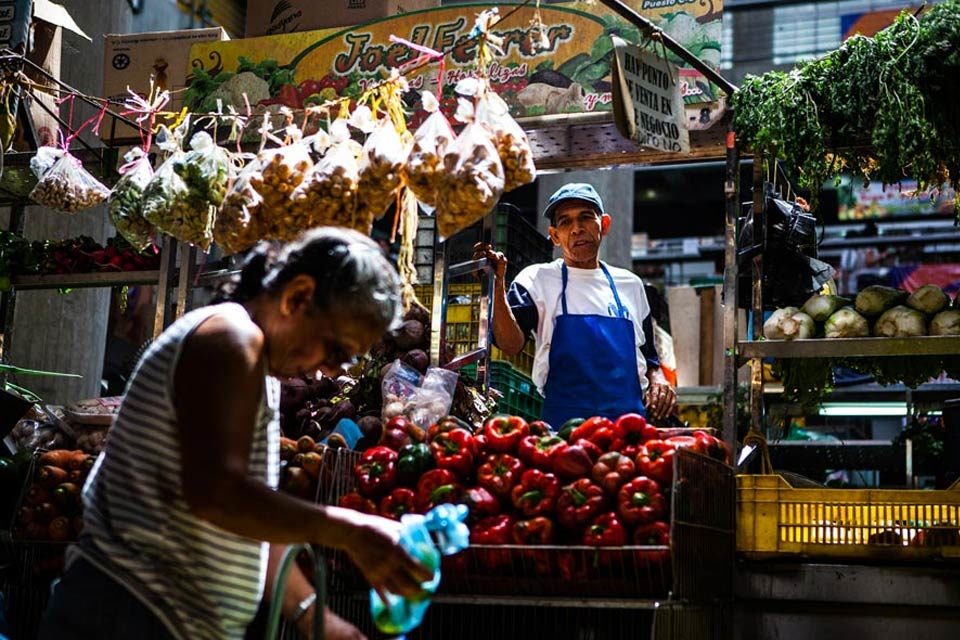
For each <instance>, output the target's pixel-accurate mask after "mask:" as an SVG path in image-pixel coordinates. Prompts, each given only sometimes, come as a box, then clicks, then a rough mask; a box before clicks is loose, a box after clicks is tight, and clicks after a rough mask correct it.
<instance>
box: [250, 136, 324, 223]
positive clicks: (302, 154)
mask: <svg viewBox="0 0 960 640" xmlns="http://www.w3.org/2000/svg"><path fill="white" fill-rule="evenodd" d="M256 164H258V165H259V168H260V170H259V171H258V172H256V173H254V174H253V176H252V177H251V178H250V184H251V186H253V188H254V189H256V191H257V193H259V194H260V197H261V198H263V210H262V211H263V218H264V220H263V222H264V231H265V235H268V236H269V237H271V238H276V239H278V240H292V239H293V238H295V237H296V236H297V235H298V234H299V233H300V232H301V231H303V230H304V229H309V228H310V226H311V224H310V222H311V220H310V216H309V212H304V211H303V210H297V211H294V208H293V206H292V205H293V199H292V196H293V192H294V191H295V190H296V188H297V187H299V186H300V185H301V184H302V183H303V180H304V178H306V176H307V174H309V172H310V170H311V169H312V168H313V160H311V159H310V153H309V152H308V151H307V145H306V144H305V143H303V142H302V141H300V139H299V137H297V138H296V139H295V141H294V142H293V143H292V144H288V145H286V146H283V147H279V148H276V149H264V150H262V151H260V153H259V154H257V160H256ZM304 213H306V214H307V215H308V217H307V219H301V218H300V217H299V216H301V215H303V214H304Z"/></svg>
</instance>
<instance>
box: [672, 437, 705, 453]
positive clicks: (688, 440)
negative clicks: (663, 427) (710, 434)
mask: <svg viewBox="0 0 960 640" xmlns="http://www.w3.org/2000/svg"><path fill="white" fill-rule="evenodd" d="M666 442H669V443H670V444H672V445H673V447H674V448H675V449H690V450H691V451H696V452H697V453H702V454H706V453H707V450H706V446H705V445H704V443H703V441H702V440H701V439H699V438H695V437H693V436H673V437H672V438H667V439H666Z"/></svg>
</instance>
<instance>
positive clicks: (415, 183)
mask: <svg viewBox="0 0 960 640" xmlns="http://www.w3.org/2000/svg"><path fill="white" fill-rule="evenodd" d="M421 96H422V99H423V108H424V110H425V111H428V112H430V115H429V116H427V119H426V120H424V121H423V124H421V125H420V128H418V129H417V131H416V133H414V134H413V146H412V147H411V149H410V155H409V156H408V157H407V163H406V165H405V166H404V177H405V179H406V182H407V186H408V187H409V188H410V191H412V192H413V195H415V196H417V200H419V201H420V202H422V203H424V204H426V205H430V206H431V207H433V206H436V204H437V192H438V191H439V189H440V183H441V182H442V181H443V158H444V156H445V155H446V154H447V150H448V149H449V148H450V147H452V146H453V145H454V144H455V142H456V139H457V137H456V135H455V134H454V133H453V129H452V128H451V127H450V122H449V121H448V120H447V118H446V116H444V115H443V113H442V112H441V111H440V103H439V102H438V101H437V99H436V97H434V95H433V94H432V93H430V92H429V91H424V92H423V93H422V94H421Z"/></svg>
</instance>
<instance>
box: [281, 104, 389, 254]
mask: <svg viewBox="0 0 960 640" xmlns="http://www.w3.org/2000/svg"><path fill="white" fill-rule="evenodd" d="M330 139H331V142H332V144H331V145H330V148H329V149H328V150H327V153H326V155H324V156H323V158H321V159H320V161H319V162H317V163H316V165H314V167H313V169H312V170H311V171H310V172H308V173H307V175H306V177H305V178H304V180H303V182H302V183H301V184H300V186H299V187H297V188H296V190H295V191H294V192H293V204H292V205H291V211H292V214H293V216H294V217H295V218H296V219H298V220H304V221H306V222H307V224H308V226H307V227H305V228H303V229H296V230H295V233H294V235H296V233H299V232H300V231H303V230H304V229H307V228H310V227H317V226H321V225H330V226H337V227H348V228H351V229H357V230H359V231H362V232H364V233H369V232H370V229H369V228H367V223H366V221H358V220H357V216H356V213H357V188H358V185H359V183H360V165H359V164H358V162H357V156H358V155H359V154H360V145H359V144H357V143H356V142H354V141H353V140H351V139H350V131H349V129H348V128H347V122H346V120H335V121H334V122H333V124H331V125H330ZM281 239H282V238H281Z"/></svg>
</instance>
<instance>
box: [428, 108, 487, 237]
mask: <svg viewBox="0 0 960 640" xmlns="http://www.w3.org/2000/svg"><path fill="white" fill-rule="evenodd" d="M461 103H462V104H469V103H468V102H467V101H464V99H462V98H461ZM492 138H493V132H492V131H491V130H490V128H489V127H488V126H487V125H486V124H484V123H482V122H476V121H474V122H470V124H468V125H467V126H466V128H465V129H464V130H463V131H461V132H460V136H459V137H458V138H457V142H456V144H455V145H454V146H453V148H452V149H451V150H449V151H448V152H447V155H446V156H445V157H444V159H443V162H444V169H445V171H446V174H445V175H444V176H443V182H442V184H441V185H440V193H439V197H438V199H437V230H438V231H439V232H440V236H441V237H443V238H449V237H450V236H452V235H454V234H455V233H457V232H458V231H461V230H463V229H466V228H467V227H469V226H470V225H472V224H473V223H474V222H476V221H477V220H480V219H481V218H483V217H484V216H485V215H487V214H488V213H489V212H490V210H491V209H493V207H494V206H495V205H496V204H497V200H499V199H500V196H501V195H503V165H502V164H500V155H499V154H498V153H497V148H496V146H495V145H494V143H493V139H492Z"/></svg>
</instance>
